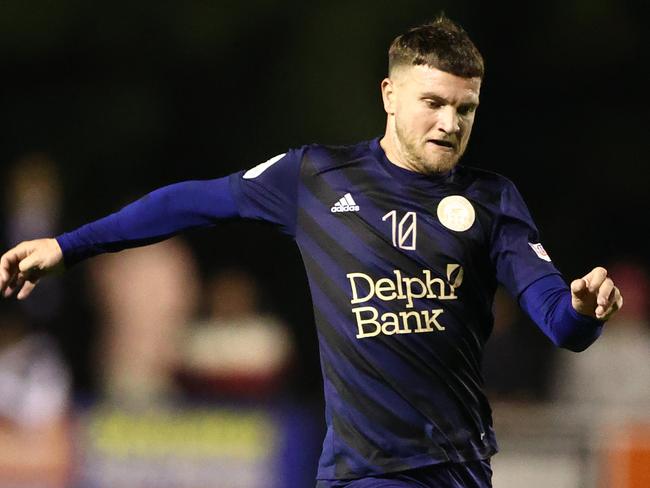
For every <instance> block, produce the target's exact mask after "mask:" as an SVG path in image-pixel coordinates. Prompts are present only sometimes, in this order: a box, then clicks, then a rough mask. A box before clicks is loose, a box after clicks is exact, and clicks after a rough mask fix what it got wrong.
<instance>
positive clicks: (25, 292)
mask: <svg viewBox="0 0 650 488" xmlns="http://www.w3.org/2000/svg"><path fill="white" fill-rule="evenodd" d="M37 282H38V281H25V284H24V285H23V286H22V288H21V289H20V291H19V292H18V295H17V296H16V298H17V299H18V300H24V299H25V298H27V297H28V296H29V295H30V293H31V292H32V291H33V290H34V288H36V283H37Z"/></svg>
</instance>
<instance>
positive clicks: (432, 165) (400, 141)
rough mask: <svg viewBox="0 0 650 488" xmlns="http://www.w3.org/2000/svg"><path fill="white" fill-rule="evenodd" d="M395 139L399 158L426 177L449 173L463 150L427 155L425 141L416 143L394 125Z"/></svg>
mask: <svg viewBox="0 0 650 488" xmlns="http://www.w3.org/2000/svg"><path fill="white" fill-rule="evenodd" d="M395 139H396V141H395V142H396V143H397V144H396V146H397V148H398V151H399V153H400V156H401V157H402V159H403V160H404V161H405V163H406V164H407V165H408V166H409V168H410V169H412V170H413V171H416V172H418V173H422V174H427V175H439V174H445V173H448V172H449V171H451V170H452V169H453V168H454V167H455V166H456V165H457V164H458V161H459V160H460V158H461V156H462V155H463V152H464V151H463V150H461V151H460V152H457V151H453V152H449V153H445V152H443V151H442V150H441V151H436V150H435V149H434V151H432V152H433V154H432V153H429V154H427V149H426V146H427V144H429V143H427V142H426V141H421V142H420V141H417V140H416V138H414V137H410V135H408V134H405V133H404V132H402V131H401V130H400V127H399V126H398V125H397V124H396V125H395Z"/></svg>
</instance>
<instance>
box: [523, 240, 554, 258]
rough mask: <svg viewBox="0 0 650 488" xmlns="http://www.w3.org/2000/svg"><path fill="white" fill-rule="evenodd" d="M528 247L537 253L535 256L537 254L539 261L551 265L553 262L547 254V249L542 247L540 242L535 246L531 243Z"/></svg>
mask: <svg viewBox="0 0 650 488" xmlns="http://www.w3.org/2000/svg"><path fill="white" fill-rule="evenodd" d="M528 245H529V246H530V247H531V249H532V250H533V251H535V254H537V257H538V258H539V259H543V260H544V261H548V262H549V263H550V262H551V257H550V256H549V255H548V253H547V252H546V249H544V246H542V245H541V244H540V243H539V242H538V243H537V244H533V243H532V242H529V243H528Z"/></svg>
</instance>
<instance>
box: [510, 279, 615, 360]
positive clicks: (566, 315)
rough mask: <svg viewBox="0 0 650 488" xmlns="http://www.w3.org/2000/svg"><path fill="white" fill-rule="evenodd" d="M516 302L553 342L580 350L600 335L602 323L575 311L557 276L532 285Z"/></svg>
mask: <svg viewBox="0 0 650 488" xmlns="http://www.w3.org/2000/svg"><path fill="white" fill-rule="evenodd" d="M519 304H520V305H521V307H522V308H523V309H524V311H525V312H526V313H527V314H528V315H529V316H530V318H531V319H532V320H533V321H534V322H535V323H536V324H537V325H538V326H539V328H540V329H541V330H542V331H543V332H544V334H546V335H547V336H548V337H549V339H551V341H553V343H554V344H555V345H557V346H559V347H563V348H566V349H569V350H571V351H576V352H579V351H583V350H584V349H586V348H587V347H589V346H590V345H591V344H592V343H593V342H594V341H595V340H596V339H598V337H599V336H600V334H601V332H602V329H603V322H602V321H600V320H597V319H595V318H592V317H588V316H586V315H582V314H579V313H578V312H576V311H575V310H574V308H573V306H572V305H571V291H570V290H569V287H568V286H567V285H566V283H564V281H563V280H562V278H561V277H560V276H558V275H550V276H545V277H544V278H541V279H539V280H537V281H536V282H534V283H533V284H531V285H530V286H529V287H528V288H526V289H525V290H524V292H523V293H522V294H521V295H520V297H519Z"/></svg>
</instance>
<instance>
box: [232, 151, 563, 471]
mask: <svg viewBox="0 0 650 488" xmlns="http://www.w3.org/2000/svg"><path fill="white" fill-rule="evenodd" d="M230 184H231V189H232V191H233V194H234V195H235V200H236V202H237V205H238V208H239V213H240V215H241V216H242V217H246V218H252V219H262V220H265V221H269V222H272V223H274V224H276V225H278V226H279V227H280V228H281V229H282V230H283V231H284V232H286V233H288V234H290V235H291V236H293V237H294V238H295V241H296V242H297V244H298V246H299V249H300V252H301V255H302V258H303V261H304V264H305V268H306V271H307V277H308V280H309V286H310V290H311V296H312V300H313V306H314V317H315V321H316V326H317V331H318V338H319V346H320V357H321V366H322V373H323V382H324V388H325V400H326V412H325V415H326V422H327V434H326V437H325V441H324V445H323V452H322V455H321V460H320V466H319V471H318V478H320V479H347V478H357V477H363V476H368V475H376V474H382V473H389V472H395V471H403V470H409V469H413V468H417V467H421V466H426V465H429V464H436V463H440V462H446V461H452V462H468V461H473V460H478V459H485V458H488V457H489V456H491V455H492V454H494V453H495V452H496V450H497V445H496V440H495V436H494V432H493V429H492V419H491V412H490V407H489V405H488V402H487V399H486V398H485V395H484V394H483V391H482V383H483V381H482V378H481V371H480V368H481V354H482V350H483V346H484V344H485V342H486V340H487V338H488V336H489V335H490V331H491V329H492V323H493V316H492V304H493V297H494V292H495V289H496V286H497V283H501V284H502V285H504V286H505V287H506V288H507V289H508V290H509V291H510V293H511V294H512V295H513V296H518V295H519V294H520V293H521V292H522V291H523V290H524V289H525V288H526V287H527V286H528V285H530V284H531V283H533V282H534V281H536V280H538V279H539V278H541V277H543V276H546V275H550V274H554V273H558V271H557V270H556V268H555V267H554V266H553V264H552V263H551V262H550V259H548V256H547V255H546V253H545V252H544V250H543V248H542V247H541V245H540V244H539V236H538V232H537V229H536V227H535V225H534V223H533V220H532V218H531V216H530V214H529V212H528V209H527V208H526V205H525V204H524V202H523V200H522V198H521V196H520V195H519V193H518V191H517V189H516V188H515V186H514V185H513V184H512V182H510V181H509V180H507V179H506V178H504V177H502V176H500V175H498V174H495V173H492V172H488V171H483V170H479V169H474V168H470V167H465V166H462V165H459V166H457V167H456V168H455V169H454V170H453V171H451V172H450V173H448V174H446V175H443V176H426V175H422V174H418V173H413V172H410V171H408V170H405V169H402V168H400V167H398V166H396V165H394V164H392V163H391V162H390V161H388V159H387V158H386V155H385V154H384V152H383V150H382V149H381V147H380V145H379V142H378V139H375V140H372V141H368V142H362V143H359V144H356V145H352V146H343V147H328V146H322V145H311V146H304V147H302V148H300V149H296V150H291V151H289V152H288V153H287V154H285V155H280V156H277V157H276V158H273V159H272V160H269V161H268V162H267V163H264V164H262V165H259V166H257V167H256V168H253V169H252V170H249V171H246V172H240V173H236V174H234V175H231V177H230Z"/></svg>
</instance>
